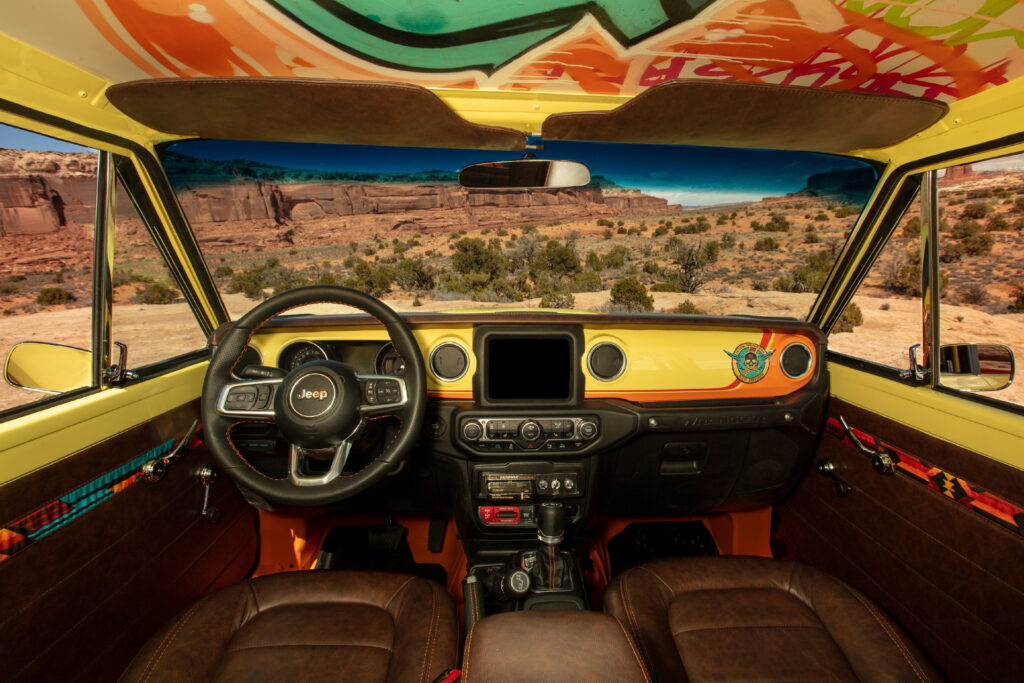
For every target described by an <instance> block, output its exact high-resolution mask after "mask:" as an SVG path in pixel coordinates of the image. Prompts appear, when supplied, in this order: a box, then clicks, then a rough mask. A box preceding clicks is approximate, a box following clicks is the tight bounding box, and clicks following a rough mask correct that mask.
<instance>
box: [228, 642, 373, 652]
mask: <svg viewBox="0 0 1024 683" xmlns="http://www.w3.org/2000/svg"><path fill="white" fill-rule="evenodd" d="M276 647H334V648H343V647H364V648H370V649H373V650H384V651H385V652H392V649H391V648H390V647H384V646H383V645H364V644H362V643H283V644H281V645H247V646H245V647H236V648H233V649H231V650H227V651H226V652H228V653H229V654H230V653H235V652H245V651H246V650H268V649H273V648H276Z"/></svg>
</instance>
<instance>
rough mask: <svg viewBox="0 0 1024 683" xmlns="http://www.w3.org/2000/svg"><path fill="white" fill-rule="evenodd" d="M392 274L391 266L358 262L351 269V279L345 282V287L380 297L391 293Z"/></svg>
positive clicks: (393, 272)
mask: <svg viewBox="0 0 1024 683" xmlns="http://www.w3.org/2000/svg"><path fill="white" fill-rule="evenodd" d="M394 274H395V271H394V268H393V267H391V266H387V265H375V264H372V263H367V262H366V261H360V262H359V263H357V264H356V266H355V268H353V269H352V277H350V278H348V279H347V280H345V286H346V287H351V288H353V289H358V290H361V291H364V292H366V293H367V294H370V295H371V296H376V297H381V296H384V295H385V294H387V293H388V292H389V291H391V282H392V280H393V279H394Z"/></svg>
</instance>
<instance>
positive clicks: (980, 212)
mask: <svg viewBox="0 0 1024 683" xmlns="http://www.w3.org/2000/svg"><path fill="white" fill-rule="evenodd" d="M991 212H992V205H991V204H989V203H987V202H974V203H973V204H968V205H967V206H965V207H964V208H963V211H961V212H960V217H961V218H984V217H985V216H987V215H989V214H990V213H991Z"/></svg>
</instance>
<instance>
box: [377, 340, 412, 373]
mask: <svg viewBox="0 0 1024 683" xmlns="http://www.w3.org/2000/svg"><path fill="white" fill-rule="evenodd" d="M374 366H375V369H376V370H377V373H378V374H381V375H404V374H405V359H404V358H402V356H401V355H399V353H398V350H397V349H396V348H395V346H394V344H385V345H384V346H382V347H381V348H380V351H378V352H377V361H376V362H375V363H374Z"/></svg>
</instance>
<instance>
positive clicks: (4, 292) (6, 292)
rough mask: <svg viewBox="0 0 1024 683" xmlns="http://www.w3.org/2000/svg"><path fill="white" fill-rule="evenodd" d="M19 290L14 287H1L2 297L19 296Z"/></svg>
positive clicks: (0, 294) (0, 293)
mask: <svg viewBox="0 0 1024 683" xmlns="http://www.w3.org/2000/svg"><path fill="white" fill-rule="evenodd" d="M17 293H18V288H17V287H15V286H14V285H0V296H8V295H10V294H17Z"/></svg>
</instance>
